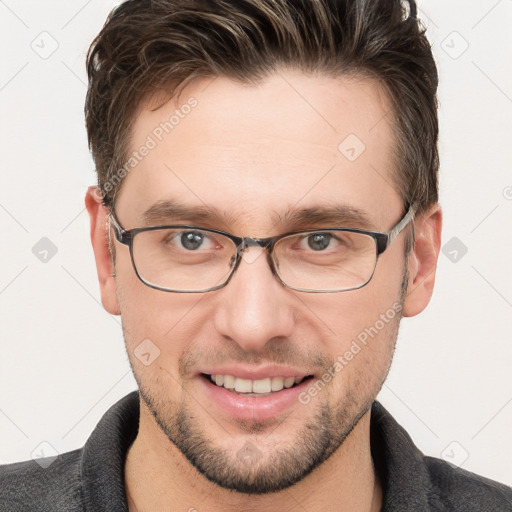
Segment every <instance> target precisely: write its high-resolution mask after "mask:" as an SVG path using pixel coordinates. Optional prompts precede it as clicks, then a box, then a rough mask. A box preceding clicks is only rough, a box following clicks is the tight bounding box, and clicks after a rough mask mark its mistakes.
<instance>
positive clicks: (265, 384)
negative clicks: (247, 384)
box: [252, 378, 272, 393]
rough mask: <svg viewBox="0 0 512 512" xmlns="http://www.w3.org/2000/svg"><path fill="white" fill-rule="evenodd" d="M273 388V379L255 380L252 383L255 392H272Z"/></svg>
mask: <svg viewBox="0 0 512 512" xmlns="http://www.w3.org/2000/svg"><path fill="white" fill-rule="evenodd" d="M271 390H272V385H271V379H270V378H267V379H261V380H255V381H253V383H252V392H253V393H270V391H271Z"/></svg>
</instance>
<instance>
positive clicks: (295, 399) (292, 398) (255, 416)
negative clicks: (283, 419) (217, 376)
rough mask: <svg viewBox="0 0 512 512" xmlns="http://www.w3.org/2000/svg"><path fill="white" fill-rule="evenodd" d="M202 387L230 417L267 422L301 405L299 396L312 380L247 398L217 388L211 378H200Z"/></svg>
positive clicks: (222, 388) (219, 387)
mask: <svg viewBox="0 0 512 512" xmlns="http://www.w3.org/2000/svg"><path fill="white" fill-rule="evenodd" d="M199 380H200V381H201V383H202V386H203V388H204V390H205V392H206V394H207V395H208V397H209V398H210V399H211V400H212V402H213V403H214V404H215V405H217V406H218V407H219V408H220V409H222V410H223V411H225V412H226V413H227V414H228V415H229V416H231V417H232V418H235V419H240V420H254V421H258V420H267V419H270V418H274V417H276V416H278V415H280V414H283V413H284V412H286V411H287V410H288V409H290V408H291V407H292V406H293V405H294V404H299V405H301V404H300V402H299V395H300V394H301V393H302V392H303V391H305V389H306V388H307V386H308V385H309V384H310V380H311V378H307V379H304V380H303V381H302V382H301V383H300V384H298V385H296V386H294V387H293V388H288V389H287V388H284V389H282V390H281V391H274V392H273V393H271V394H270V395H266V396H260V397H256V396H245V395H241V394H238V393H235V392H234V391H229V390H227V389H226V388H224V387H221V386H217V385H216V384H214V383H213V382H211V381H210V379H209V378H204V377H203V376H200V377H199Z"/></svg>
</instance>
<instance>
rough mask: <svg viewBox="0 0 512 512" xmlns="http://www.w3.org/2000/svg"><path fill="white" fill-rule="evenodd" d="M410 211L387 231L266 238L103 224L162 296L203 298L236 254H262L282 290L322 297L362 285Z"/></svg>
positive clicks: (224, 276) (226, 276)
mask: <svg viewBox="0 0 512 512" xmlns="http://www.w3.org/2000/svg"><path fill="white" fill-rule="evenodd" d="M415 212H416V207H415V206H414V205H413V206H410V207H409V208H408V210H407V212H406V213H405V215H404V216H403V217H402V218H401V219H400V220H399V221H398V223H397V224H396V225H395V226H393V227H392V228H391V230H390V231H388V232H387V233H381V232H375V231H365V230H361V229H353V228H321V229H306V230H302V231H293V232H289V233H285V234H283V235H279V236H274V237H270V238H250V237H238V236H235V235H232V234H230V233H226V232H224V231H219V230H217V229H207V228H202V227H197V226H190V225H182V224H178V225H169V226H151V227H144V228H135V229H129V230H125V229H124V228H123V227H121V225H120V223H119V222H118V221H117V219H116V217H115V214H114V212H112V213H111V214H110V220H111V223H112V226H113V228H114V231H115V237H116V239H117V241H118V242H120V243H122V244H124V245H127V246H128V247H129V249H130V256H131V260H132V263H133V268H134V269H135V273H136V274H137V276H138V278H139V279H140V280H141V281H142V282H143V283H144V284H146V285H148V286H150V287H152V288H156V289H157V290H162V291H166V292H178V293H203V292H210V291H214V290H218V289H219V288H222V287H224V286H226V285H227V284H228V282H229V280H230V279H231V277H232V276H233V274H234V272H235V271H236V269H237V268H238V266H239V265H240V261H241V260H242V259H245V258H243V256H244V251H246V250H247V248H249V247H251V246H260V247H262V248H264V249H266V251H267V261H268V264H269V265H270V268H271V270H272V272H273V274H274V275H275V276H276V277H277V279H278V280H279V281H280V282H281V283H282V284H283V285H284V286H286V287H287V288H290V289H292V290H296V291H300V292H311V293H330V292H343V291H348V290H355V289H358V288H362V287H363V286H365V285H366V284H368V283H369V281H370V280H371V278H372V277H373V274H374V272H375V268H376V266H377V260H378V257H379V255H380V254H382V253H383V252H384V251H385V250H386V249H387V248H388V247H389V245H390V244H391V242H393V240H394V239H395V238H396V237H397V236H398V235H399V233H400V232H401V231H402V230H403V229H404V228H405V227H406V226H407V225H408V224H409V222H411V220H412V219H413V218H414V214H415Z"/></svg>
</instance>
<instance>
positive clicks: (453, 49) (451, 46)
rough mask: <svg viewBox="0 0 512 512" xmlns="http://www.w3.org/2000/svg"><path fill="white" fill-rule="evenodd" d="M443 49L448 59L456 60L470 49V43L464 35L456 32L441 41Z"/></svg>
mask: <svg viewBox="0 0 512 512" xmlns="http://www.w3.org/2000/svg"><path fill="white" fill-rule="evenodd" d="M441 48H442V49H443V50H444V52H445V53H446V54H447V55H448V57H450V58H452V59H454V60H456V59H458V58H459V57H460V56H461V55H462V54H463V53H465V52H466V50H467V49H468V48H469V43H468V42H467V41H466V39H464V37H462V35H461V34H460V33H459V32H457V31H456V30H454V31H453V32H451V33H450V34H448V35H447V36H446V37H445V38H444V39H443V41H441Z"/></svg>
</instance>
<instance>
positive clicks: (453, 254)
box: [442, 236, 468, 263]
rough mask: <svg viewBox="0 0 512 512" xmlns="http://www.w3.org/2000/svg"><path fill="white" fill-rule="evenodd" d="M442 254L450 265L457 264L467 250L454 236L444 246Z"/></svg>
mask: <svg viewBox="0 0 512 512" xmlns="http://www.w3.org/2000/svg"><path fill="white" fill-rule="evenodd" d="M442 252H443V254H444V255H445V256H446V257H447V258H448V259H449V260H450V261H451V262H452V263H458V262H459V261H460V260H461V259H462V258H464V256H465V255H466V254H467V253H468V248H467V247H466V245H465V244H464V242H462V240H461V239H460V238H457V237H456V236H454V237H452V238H450V240H448V242H446V243H445V244H444V246H443V249H442Z"/></svg>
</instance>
